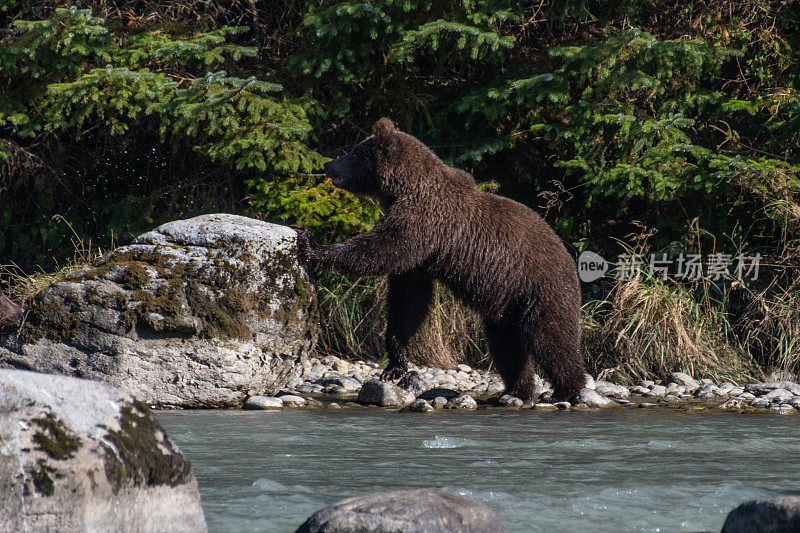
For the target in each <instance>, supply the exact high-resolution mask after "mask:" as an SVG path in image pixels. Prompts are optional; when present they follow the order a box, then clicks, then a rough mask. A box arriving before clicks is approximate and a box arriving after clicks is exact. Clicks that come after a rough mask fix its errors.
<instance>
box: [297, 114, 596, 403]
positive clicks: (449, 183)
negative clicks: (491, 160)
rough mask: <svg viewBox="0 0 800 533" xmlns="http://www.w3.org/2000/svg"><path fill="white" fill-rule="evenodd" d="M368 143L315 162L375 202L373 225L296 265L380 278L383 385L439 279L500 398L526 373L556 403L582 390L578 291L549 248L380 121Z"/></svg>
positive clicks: (556, 248)
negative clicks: (492, 372)
mask: <svg viewBox="0 0 800 533" xmlns="http://www.w3.org/2000/svg"><path fill="white" fill-rule="evenodd" d="M372 133H373V134H372V136H370V137H369V138H367V139H366V140H365V141H363V142H362V143H361V144H359V145H358V146H356V147H355V148H354V149H353V151H352V152H350V153H348V154H347V155H344V156H342V157H340V158H338V159H336V160H334V161H330V162H328V163H326V164H325V173H326V175H327V176H328V177H330V178H331V179H332V180H333V183H334V185H336V186H337V187H341V188H344V189H347V190H349V191H351V192H354V193H357V194H367V195H372V196H375V197H377V198H378V199H379V200H380V202H381V204H382V206H383V211H384V215H383V217H381V219H380V220H378V222H377V223H376V224H375V227H374V228H373V229H372V230H371V231H369V232H367V233H362V234H360V235H357V236H356V237H354V238H352V239H350V240H349V241H347V242H343V243H340V244H333V245H330V246H321V245H316V244H313V243H312V242H311V241H310V240H309V237H308V232H307V230H305V228H302V227H300V226H295V229H297V230H298V245H299V248H300V250H301V254H303V255H304V257H305V258H306V260H307V261H308V262H309V263H311V264H313V265H317V266H319V267H322V268H331V269H335V270H339V271H341V272H344V273H345V274H349V275H352V276H379V275H388V276H389V294H388V302H387V304H388V305H387V307H388V324H387V329H386V350H387V352H388V357H389V365H388V367H387V368H386V370H385V371H384V372H383V374H382V375H381V379H383V380H395V379H397V378H399V377H401V376H402V375H403V374H404V373H405V372H406V371H407V365H408V348H409V341H410V339H411V338H412V336H413V335H414V333H415V332H416V331H417V329H418V328H419V327H420V325H421V324H422V322H423V320H424V318H425V316H426V314H427V312H428V307H429V304H430V301H431V295H432V289H433V281H434V279H437V280H439V281H440V282H442V283H444V284H445V285H446V286H447V287H449V288H450V289H451V290H452V291H453V293H454V294H455V295H456V297H458V298H460V299H462V300H463V301H464V302H466V303H467V304H468V305H470V306H472V307H473V308H474V309H476V310H477V311H478V312H479V313H480V314H481V316H482V317H483V321H484V324H485V328H486V335H487V337H488V341H489V351H490V354H491V356H492V358H493V359H494V361H495V364H496V366H497V370H498V371H499V372H500V375H501V376H502V378H503V380H504V382H505V385H506V391H507V392H508V393H510V394H513V395H515V396H518V397H520V398H522V399H524V400H529V399H531V397H532V395H533V387H534V380H533V376H534V372H535V364H538V365H539V367H540V368H541V370H542V372H543V373H544V375H545V377H546V378H548V379H549V380H550V382H551V383H552V384H553V389H554V393H553V398H554V399H555V400H565V399H568V398H570V397H572V396H573V395H574V394H576V393H577V392H578V391H579V390H580V389H581V388H582V387H583V386H584V384H585V375H584V372H585V371H584V364H583V359H582V358H581V354H580V349H579V334H580V331H579V329H580V324H579V320H580V303H581V297H580V289H579V285H578V276H577V273H576V268H575V262H574V260H573V259H572V257H571V256H570V254H569V253H568V252H567V250H566V248H564V245H563V244H562V242H561V239H560V238H559V237H558V235H556V233H555V232H554V231H553V230H552V229H551V228H550V227H549V226H548V225H547V223H546V222H545V221H544V220H543V219H542V218H541V217H540V216H539V215H537V214H536V213H534V212H533V211H532V210H530V209H529V208H527V207H525V206H524V205H522V204H519V203H517V202H514V201H512V200H509V199H507V198H503V197H501V196H497V195H495V194H490V193H485V192H481V191H479V190H478V189H477V188H476V186H475V181H474V180H473V178H472V176H470V175H469V174H468V173H467V172H464V171H463V170H458V169H455V168H452V167H449V166H447V165H445V164H444V163H443V162H442V161H441V160H440V159H439V158H438V157H437V156H436V155H435V154H434V153H433V152H432V151H431V150H430V149H429V148H428V147H427V146H425V145H424V144H423V143H421V142H420V141H418V140H417V139H415V138H414V137H412V136H411V135H408V134H407V133H403V132H401V131H399V130H397V129H395V127H394V124H392V122H391V121H390V120H389V119H386V118H382V119H380V120H379V121H378V122H376V123H375V125H374V126H373V128H372Z"/></svg>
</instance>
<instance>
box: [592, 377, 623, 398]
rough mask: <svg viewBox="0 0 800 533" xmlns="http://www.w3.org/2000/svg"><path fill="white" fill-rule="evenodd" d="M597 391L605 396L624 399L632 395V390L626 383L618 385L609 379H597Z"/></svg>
mask: <svg viewBox="0 0 800 533" xmlns="http://www.w3.org/2000/svg"><path fill="white" fill-rule="evenodd" d="M594 390H595V391H597V393H598V394H602V395H603V396H610V397H612V398H620V399H624V398H627V397H628V396H630V395H631V392H630V391H629V390H628V388H627V387H626V386H624V385H617V384H616V383H610V382H608V381H597V383H596V386H595V389H594Z"/></svg>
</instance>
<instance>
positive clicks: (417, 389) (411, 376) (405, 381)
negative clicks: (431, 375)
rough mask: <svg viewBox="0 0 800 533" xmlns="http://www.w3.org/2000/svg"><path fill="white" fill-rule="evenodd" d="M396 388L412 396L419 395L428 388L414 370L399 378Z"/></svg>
mask: <svg viewBox="0 0 800 533" xmlns="http://www.w3.org/2000/svg"><path fill="white" fill-rule="evenodd" d="M397 386H398V387H400V388H401V389H405V390H407V391H409V392H412V393H414V394H419V393H421V392H422V391H425V390H427V389H428V388H429V386H428V383H427V382H426V381H425V380H424V379H422V376H420V374H419V372H417V371H415V370H412V371H411V372H408V373H407V374H406V375H405V376H403V377H402V378H400V381H398V382H397Z"/></svg>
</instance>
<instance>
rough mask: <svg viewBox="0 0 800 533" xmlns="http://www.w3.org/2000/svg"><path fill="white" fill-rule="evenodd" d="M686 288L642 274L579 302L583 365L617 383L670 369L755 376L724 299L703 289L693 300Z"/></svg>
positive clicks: (695, 373)
mask: <svg viewBox="0 0 800 533" xmlns="http://www.w3.org/2000/svg"><path fill="white" fill-rule="evenodd" d="M698 288H699V290H701V291H702V290H703V288H702V286H701V287H694V289H695V290H697V289H698ZM691 289H692V288H691V287H689V288H687V287H683V286H680V285H677V284H670V283H669V282H668V281H664V280H662V279H659V278H655V277H652V276H647V275H644V274H643V275H641V276H638V277H635V278H633V279H630V280H620V281H618V282H616V284H615V285H614V286H613V288H612V289H611V291H610V292H609V294H608V297H607V298H606V299H603V300H596V301H592V302H590V303H588V304H587V305H585V306H584V316H583V335H582V350H583V354H584V357H585V360H586V361H587V365H588V370H589V371H590V372H591V373H592V374H594V375H599V376H600V377H603V378H610V377H612V376H613V378H614V380H615V381H625V382H632V381H635V380H640V379H648V378H664V377H667V376H668V375H669V374H670V373H671V372H676V371H680V372H686V373H687V374H690V375H693V376H697V377H709V378H714V379H716V380H722V379H731V380H734V381H746V380H752V379H754V378H758V377H761V375H762V373H761V370H760V369H759V368H758V366H757V365H756V364H755V362H754V361H753V359H752V357H751V356H750V355H749V354H748V353H747V351H746V350H743V349H742V348H741V347H740V343H739V342H738V339H737V336H736V333H735V331H734V327H733V324H731V322H730V320H729V318H728V316H727V315H726V313H725V312H724V301H721V300H718V299H712V298H709V297H708V293H707V292H706V293H705V294H702V295H701V296H702V297H700V298H698V297H697V295H696V294H693V291H692V290H691Z"/></svg>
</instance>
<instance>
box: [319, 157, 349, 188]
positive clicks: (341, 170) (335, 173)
mask: <svg viewBox="0 0 800 533" xmlns="http://www.w3.org/2000/svg"><path fill="white" fill-rule="evenodd" d="M348 162H349V160H348V159H347V156H344V157H340V158H338V159H334V160H333V161H328V162H327V163H325V164H324V165H323V167H322V168H323V169H324V170H325V175H326V176H328V177H329V178H330V179H331V180H332V181H333V184H334V185H336V186H337V187H341V186H343V185H344V183H345V182H346V181H347V179H348V178H349V177H350V172H349V166H350V165H348Z"/></svg>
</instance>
